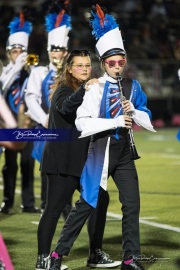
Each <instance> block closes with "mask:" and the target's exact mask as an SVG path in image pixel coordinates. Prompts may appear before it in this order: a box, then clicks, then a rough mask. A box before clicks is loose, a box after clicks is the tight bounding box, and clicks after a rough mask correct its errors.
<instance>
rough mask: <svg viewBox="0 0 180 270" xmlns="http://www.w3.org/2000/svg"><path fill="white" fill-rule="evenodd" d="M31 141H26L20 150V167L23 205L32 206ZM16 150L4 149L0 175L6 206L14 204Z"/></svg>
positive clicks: (32, 165)
mask: <svg viewBox="0 0 180 270" xmlns="http://www.w3.org/2000/svg"><path fill="white" fill-rule="evenodd" d="M31 152H32V143H31V142H28V143H27V144H26V146H25V148H24V149H23V150H22V151H21V152H20V153H21V157H20V169H21V198H22V205H23V206H24V207H34V201H35V199H34V159H33V158H32V157H31ZM17 156H18V151H13V150H9V149H6V150H5V165H4V166H3V170H2V175H3V183H4V198H3V201H4V202H5V203H6V205H7V206H8V207H10V208H11V207H12V206H13V204H14V196H15V188H16V177H17V171H18V164H17Z"/></svg>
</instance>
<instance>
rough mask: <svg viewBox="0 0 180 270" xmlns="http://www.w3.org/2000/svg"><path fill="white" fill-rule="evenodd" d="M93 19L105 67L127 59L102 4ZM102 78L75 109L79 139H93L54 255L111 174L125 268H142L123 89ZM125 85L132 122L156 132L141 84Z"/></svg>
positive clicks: (65, 246)
mask: <svg viewBox="0 0 180 270" xmlns="http://www.w3.org/2000/svg"><path fill="white" fill-rule="evenodd" d="M91 15H92V18H91V25H92V27H93V32H92V33H93V35H95V37H96V38H97V39H98V42H97V44H96V50H97V52H98V54H99V58H100V60H101V61H102V65H103V63H104V62H103V61H105V60H106V59H108V57H111V56H115V55H120V56H122V57H124V58H125V56H126V52H125V50H124V45H123V42H122V37H121V33H120V31H119V29H118V25H117V24H116V22H115V20H114V18H113V17H112V16H111V15H108V14H105V15H104V13H103V11H102V9H101V8H100V7H99V6H98V5H96V10H95V11H93V10H92V11H91ZM116 62H118V61H115V63H116ZM115 65H117V63H116V64H115ZM98 80H99V84H98V83H96V84H93V85H91V86H89V89H90V90H89V91H87V92H86V93H85V96H84V100H83V103H82V104H81V105H80V106H79V108H78V110H77V118H76V122H75V123H76V127H77V129H78V130H79V131H81V137H86V136H89V135H92V141H91V145H90V150H89V154H88V157H87V161H86V163H85V166H84V168H83V171H82V175H81V180H80V182H81V197H80V200H79V201H78V202H77V203H76V207H75V209H73V210H72V212H71V213H70V215H69V217H68V219H67V222H66V224H65V225H64V227H63V230H62V232H61V235H60V238H59V240H58V243H57V246H56V248H55V252H56V253H57V254H59V260H60V259H62V256H64V255H66V256H67V255H68V254H69V252H70V249H71V247H72V245H73V243H74V241H75V239H76V238H77V236H78V234H79V232H80V230H81V228H82V225H83V224H84V222H85V220H86V219H87V216H88V215H89V213H91V211H92V208H95V207H96V206H97V203H98V196H100V194H101V192H102V189H104V190H106V189H107V179H108V177H109V176H110V175H111V176H112V178H113V180H114V182H115V184H116V186H117V188H118V191H119V200H120V202H121V204H122V212H123V219H122V239H123V262H122V265H121V270H144V268H143V266H142V265H141V264H140V263H139V262H137V261H136V259H137V258H138V257H139V256H140V241H139V209H140V199H139V187H138V175H137V171H136V167H135V163H134V160H132V157H131V152H130V145H129V141H128V137H127V134H128V128H124V127H125V123H126V122H125V120H124V116H123V115H122V114H123V112H122V111H123V110H122V104H121V102H120V98H121V96H120V91H119V85H118V83H117V80H116V78H113V77H111V76H109V74H107V73H106V72H105V74H104V76H103V77H101V78H99V79H98ZM121 83H122V87H123V89H124V93H125V97H126V99H129V100H130V101H129V102H130V103H129V104H131V108H132V111H133V120H134V121H135V122H136V123H137V124H139V125H141V126H143V127H144V128H146V129H148V130H150V131H154V129H153V127H152V125H151V122H150V119H151V112H150V111H149V110H148V108H147V106H146V103H147V98H146V95H145V93H144V92H143V90H142V89H141V86H140V84H139V82H137V81H136V80H130V79H125V78H122V80H121ZM49 269H50V270H55V269H57V268H56V267H54V268H53V267H52V268H49Z"/></svg>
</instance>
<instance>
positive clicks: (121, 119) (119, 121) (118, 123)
mask: <svg viewBox="0 0 180 270" xmlns="http://www.w3.org/2000/svg"><path fill="white" fill-rule="evenodd" d="M114 121H115V128H118V127H125V121H124V116H123V115H119V116H118V117H117V118H115V119H114Z"/></svg>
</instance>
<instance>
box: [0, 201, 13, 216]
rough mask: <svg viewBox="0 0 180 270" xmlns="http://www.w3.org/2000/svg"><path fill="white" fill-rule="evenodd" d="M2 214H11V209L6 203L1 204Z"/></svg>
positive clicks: (0, 210)
mask: <svg viewBox="0 0 180 270" xmlns="http://www.w3.org/2000/svg"><path fill="white" fill-rule="evenodd" d="M0 213H3V214H10V213H11V207H10V206H8V205H7V204H6V203H5V202H2V203H1V208H0Z"/></svg>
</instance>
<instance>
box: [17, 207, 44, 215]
mask: <svg viewBox="0 0 180 270" xmlns="http://www.w3.org/2000/svg"><path fill="white" fill-rule="evenodd" d="M21 208H22V213H29V214H39V213H41V211H40V209H39V208H37V207H24V206H21Z"/></svg>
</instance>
